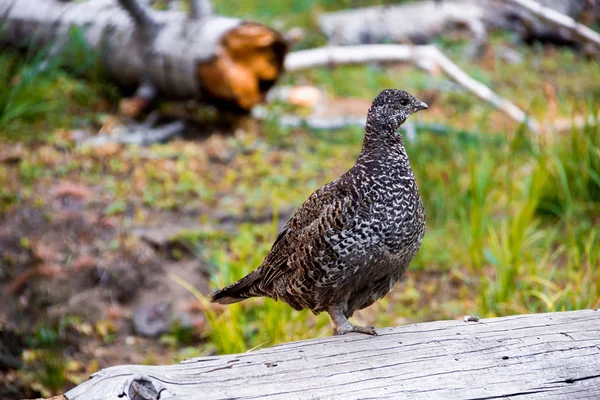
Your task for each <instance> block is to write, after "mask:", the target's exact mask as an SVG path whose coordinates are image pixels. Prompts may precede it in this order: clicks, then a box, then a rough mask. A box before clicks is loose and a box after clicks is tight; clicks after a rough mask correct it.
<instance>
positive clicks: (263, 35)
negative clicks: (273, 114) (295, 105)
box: [198, 23, 287, 111]
mask: <svg viewBox="0 0 600 400" xmlns="http://www.w3.org/2000/svg"><path fill="white" fill-rule="evenodd" d="M286 53H287V43H286V42H285V40H284V38H283V36H282V35H281V34H279V33H278V32H276V31H274V30H272V29H269V28H267V27H265V26H263V25H260V24H255V23H243V24H241V25H239V26H238V27H236V28H234V29H232V30H230V31H229V32H227V33H226V34H225V35H224V36H223V38H222V39H221V43H220V45H219V48H218V49H217V51H216V55H215V57H214V58H212V59H211V60H209V61H208V62H202V63H199V64H198V79H199V81H200V82H201V83H202V88H203V94H204V95H205V96H206V97H207V98H208V99H209V100H212V101H214V102H217V103H220V104H223V103H228V104H230V106H231V108H232V109H238V110H242V111H249V110H250V109H251V108H252V107H254V106H255V105H257V104H259V103H261V102H262V101H263V100H264V98H265V96H266V93H267V91H268V90H269V89H270V88H271V87H272V86H273V85H274V84H275V82H276V81H277V79H278V78H279V76H280V75H281V73H282V72H283V61H284V57H285V54H286Z"/></svg>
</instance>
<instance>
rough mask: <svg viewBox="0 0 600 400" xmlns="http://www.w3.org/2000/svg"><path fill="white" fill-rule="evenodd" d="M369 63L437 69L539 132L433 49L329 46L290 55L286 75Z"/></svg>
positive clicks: (507, 103)
mask: <svg viewBox="0 0 600 400" xmlns="http://www.w3.org/2000/svg"><path fill="white" fill-rule="evenodd" d="M369 62H411V63H413V64H415V65H417V66H418V67H420V68H423V69H425V70H427V71H430V72H433V71H435V70H436V69H437V68H439V69H440V70H441V71H443V72H444V73H445V74H446V75H448V76H449V77H450V78H451V79H452V80H454V81H455V82H456V83H458V84H459V85H461V86H463V87H464V88H465V89H467V90H468V91H470V92H471V93H473V94H474V95H476V96H477V97H479V98H480V99H482V100H484V101H487V102H488V103H490V104H491V105H493V106H494V107H496V108H498V109H499V110H501V111H502V112H504V113H505V114H506V115H508V116H509V117H510V118H512V119H513V120H515V121H517V122H519V123H526V124H527V125H528V127H529V128H530V129H531V130H532V131H534V132H539V130H540V128H539V124H538V123H537V122H536V121H535V120H533V119H531V118H528V117H527V115H526V114H525V113H524V112H523V111H522V110H521V109H520V108H519V107H517V106H516V105H515V104H513V103H512V102H510V101H509V100H507V99H505V98H503V97H501V96H499V95H497V94H496V93H494V92H493V91H492V90H491V89H490V88H488V87H487V86H486V85H484V84H483V83H481V82H479V81H477V80H475V79H473V78H471V77H470V76H469V75H468V74H467V73H465V72H464V71H463V70H462V69H460V67H459V66H458V65H456V64H455V63H453V62H452V61H451V60H450V59H449V58H448V57H446V56H445V55H444V54H443V53H442V52H441V51H440V50H439V49H438V48H437V47H435V46H433V45H422V46H412V45H386V44H380V45H362V46H361V45H359V46H339V47H338V46H331V47H323V48H317V49H311V50H301V51H296V52H292V53H290V54H289V55H288V56H287V58H286V60H285V69H286V70H287V71H298V70H303V69H307V68H314V67H317V66H330V65H343V64H361V63H369Z"/></svg>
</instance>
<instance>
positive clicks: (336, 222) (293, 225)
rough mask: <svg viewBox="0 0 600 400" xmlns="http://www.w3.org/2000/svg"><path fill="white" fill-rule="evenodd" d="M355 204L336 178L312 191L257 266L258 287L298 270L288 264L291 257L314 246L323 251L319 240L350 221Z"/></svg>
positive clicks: (291, 263) (296, 264)
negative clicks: (259, 277)
mask: <svg viewBox="0 0 600 400" xmlns="http://www.w3.org/2000/svg"><path fill="white" fill-rule="evenodd" d="M355 203H356V202H355V200H353V198H352V196H351V195H350V194H349V193H347V192H346V191H344V190H343V188H342V185H340V184H339V179H338V180H335V181H333V182H331V183H329V184H327V185H325V186H323V187H322V188H320V189H318V190H316V191H315V192H314V193H313V194H312V195H311V196H310V197H309V198H308V199H306V201H305V202H304V203H303V204H302V205H301V206H300V208H299V209H298V210H297V211H296V213H295V214H294V215H293V216H292V217H291V218H290V220H289V221H288V222H287V223H286V225H285V227H284V229H283V230H282V231H281V232H280V233H279V235H278V236H277V238H276V239H275V242H274V243H273V246H272V247H271V250H270V251H269V253H268V254H267V256H266V257H265V260H264V261H263V263H262V265H261V267H262V268H263V278H262V280H261V287H262V288H264V289H267V288H268V287H269V286H270V285H271V284H272V283H273V282H274V281H275V280H277V279H278V278H279V277H281V276H283V275H284V274H288V273H291V272H292V271H293V270H294V269H296V268H298V265H299V263H293V262H288V261H289V260H290V257H291V256H292V255H294V254H296V255H301V254H304V255H306V254H309V253H310V251H309V250H312V247H315V246H316V247H318V248H315V249H314V250H323V248H324V247H325V246H326V243H325V242H324V241H323V240H322V239H323V238H324V237H326V236H327V235H331V234H332V233H334V232H336V231H341V230H343V229H344V227H345V226H347V225H348V224H349V223H350V222H351V221H352V220H353V219H354V216H355V214H356V208H355V207H353V205H354V204H355ZM319 239H321V240H319ZM309 247H311V249H309ZM267 290H268V289H267Z"/></svg>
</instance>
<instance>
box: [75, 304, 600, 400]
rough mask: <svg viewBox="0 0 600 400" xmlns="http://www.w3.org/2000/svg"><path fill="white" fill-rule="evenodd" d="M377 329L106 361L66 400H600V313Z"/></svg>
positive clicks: (591, 312)
mask: <svg viewBox="0 0 600 400" xmlns="http://www.w3.org/2000/svg"><path fill="white" fill-rule="evenodd" d="M379 333H380V336H377V337H367V336H364V335H360V334H350V335H346V336H340V337H328V338H324V339H312V340H304V341H299V342H291V343H286V344H283V345H279V346H274V347H271V348H267V349H263V350H258V351H254V352H251V353H244V354H235V355H227V356H218V357H202V358H196V359H190V360H187V361H184V362H182V363H180V364H177V365H169V366H135V365H130V366H118V367H112V368H108V369H105V370H102V371H100V372H98V373H96V374H95V375H94V376H93V378H92V379H90V380H88V381H87V382H84V383H83V384H81V385H79V386H77V387H76V388H74V389H72V390H71V391H69V392H67V393H66V394H65V397H66V398H67V399H69V400H78V399H86V400H93V399H95V400H100V399H115V400H116V399H130V398H133V397H134V396H136V395H137V396H138V397H137V398H144V399H145V398H148V399H154V398H157V397H156V396H157V394H158V396H159V397H160V399H163V400H164V399H170V398H177V399H225V398H227V399H232V398H235V399H259V398H260V399H264V398H269V399H290V398H301V399H330V398H331V399H333V398H343V399H359V398H360V399H367V398H394V399H414V398H427V399H498V398H513V397H514V398H519V399H598V398H600V311H596V310H582V311H571V312H561V313H548V314H532V315H516V316H511V317H504V318H493V319H483V320H481V321H480V322H476V323H475V322H462V321H439V322H429V323H421V324H414V325H407V326H402V327H396V328H386V329H380V330H379ZM132 383H133V384H132ZM144 393H145V394H144ZM144 396H145V397H144Z"/></svg>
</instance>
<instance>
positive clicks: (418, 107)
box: [415, 100, 429, 112]
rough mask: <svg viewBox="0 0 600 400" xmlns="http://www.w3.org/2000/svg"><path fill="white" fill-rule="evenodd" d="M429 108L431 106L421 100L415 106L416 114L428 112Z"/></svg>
mask: <svg viewBox="0 0 600 400" xmlns="http://www.w3.org/2000/svg"><path fill="white" fill-rule="evenodd" d="M428 108H429V106H428V105H427V104H426V103H424V102H422V101H421V100H419V102H418V103H417V104H416V105H415V112H417V111H421V110H427V109H428Z"/></svg>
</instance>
